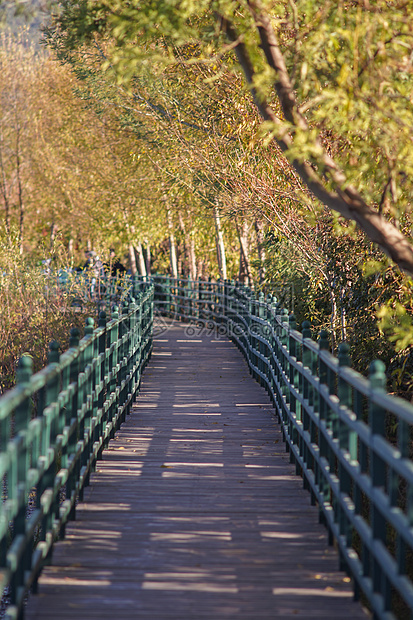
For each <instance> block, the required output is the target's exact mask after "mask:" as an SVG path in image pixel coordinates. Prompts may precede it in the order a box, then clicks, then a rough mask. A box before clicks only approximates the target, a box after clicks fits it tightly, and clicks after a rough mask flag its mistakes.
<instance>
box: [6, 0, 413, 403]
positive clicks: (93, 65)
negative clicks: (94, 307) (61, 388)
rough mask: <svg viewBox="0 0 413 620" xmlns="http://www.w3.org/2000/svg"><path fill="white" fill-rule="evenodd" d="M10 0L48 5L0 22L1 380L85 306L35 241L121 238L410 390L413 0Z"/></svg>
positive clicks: (50, 244)
mask: <svg viewBox="0 0 413 620" xmlns="http://www.w3.org/2000/svg"><path fill="white" fill-rule="evenodd" d="M16 6H17V8H18V9H19V10H20V9H23V10H24V12H25V14H26V16H27V12H28V11H29V12H30V10H31V9H33V11H32V12H33V14H34V15H35V18H36V19H37V20H38V21H40V17H41V10H42V9H44V12H45V14H48V11H49V10H52V11H54V17H53V18H52V21H51V22H50V21H49V26H48V28H47V29H46V30H45V31H44V32H43V35H42V37H43V43H42V44H39V43H38V42H33V37H32V31H30V29H28V28H27V27H26V26H23V30H20V29H19V30H18V31H17V28H16V27H14V28H12V29H10V28H9V27H7V25H4V27H3V29H2V32H1V35H0V203H1V205H2V209H3V216H2V227H1V232H0V234H1V240H0V272H1V273H2V276H1V279H0V289H1V292H0V294H1V299H2V303H1V305H0V336H1V337H0V357H1V359H2V372H1V379H0V383H1V389H2V390H4V389H6V388H7V387H9V386H10V385H11V383H12V381H13V373H14V367H15V363H16V360H17V358H18V357H19V355H21V353H23V352H30V353H31V354H32V355H33V356H34V358H35V363H36V366H37V367H39V366H41V365H42V364H43V363H44V361H45V351H46V350H47V342H48V340H50V339H51V338H52V337H57V338H58V339H59V340H60V341H61V343H62V346H65V343H66V342H67V339H66V335H65V334H66V333H67V331H68V330H67V326H68V325H69V323H71V322H72V321H78V322H79V317H78V316H76V314H75V313H73V312H72V310H71V307H70V299H69V298H68V297H67V296H65V295H64V294H63V293H62V292H61V291H60V292H59V288H58V287H56V286H50V276H48V278H49V280H48V281H49V285H48V286H45V274H44V271H45V269H44V264H42V262H41V261H42V260H43V261H44V260H46V259H51V261H52V267H53V269H52V274H57V273H58V270H59V269H65V270H67V269H70V268H74V267H76V266H79V265H82V264H83V263H84V251H85V250H86V249H94V250H95V251H97V253H98V254H99V255H100V256H101V257H102V259H103V260H107V259H108V250H109V248H110V247H114V248H115V250H116V253H117V255H118V256H119V257H120V258H121V259H122V260H123V261H124V262H125V263H126V262H127V263H128V267H129V268H130V269H131V271H132V272H133V273H135V272H137V273H140V274H141V275H146V274H150V273H151V272H159V273H170V274H171V275H173V276H179V277H181V276H182V277H190V278H198V277H201V278H205V277H212V278H218V277H221V278H234V279H238V280H241V281H242V282H244V283H247V284H249V285H251V286H252V285H253V286H254V287H255V288H256V289H263V290H264V291H265V292H273V293H275V294H276V295H277V296H278V297H279V298H280V299H281V300H282V301H283V302H284V303H285V304H286V306H287V307H288V309H289V310H290V311H292V310H293V311H294V313H295V314H296V317H297V322H298V323H299V324H300V323H301V322H302V321H303V320H310V321H311V323H312V326H313V333H314V335H315V336H316V335H317V333H318V331H319V330H320V329H321V328H327V329H328V330H329V332H330V334H331V340H332V347H333V350H336V347H337V345H338V343H339V342H341V341H342V340H346V341H347V342H348V343H349V344H350V346H351V354H352V358H353V363H354V366H355V367H356V369H357V370H359V371H360V372H362V373H366V372H367V369H368V365H369V363H370V362H371V361H372V360H373V359H375V358H377V357H379V358H381V359H382V360H383V361H384V362H385V363H386V365H387V367H388V371H387V372H388V379H389V390H390V391H392V392H396V393H398V394H399V395H401V396H404V397H406V398H408V399H411V394H412V389H413V327H412V315H413V302H412V278H411V272H412V269H411V265H413V261H412V256H413V249H412V230H411V224H412V222H411V202H412V195H413V194H412V189H413V188H412V184H413V174H412V173H413V149H412V135H413V132H412V128H413V88H412V83H413V80H412V77H413V46H412V34H411V32H412V28H411V26H412V18H411V15H412V14H413V3H412V2H410V1H407V2H406V1H403V2H402V1H387V2H384V1H378V2H374V3H373V2H372V3H370V2H368V0H363V1H361V0H360V1H349V2H341V1H338V2H325V3H323V6H322V7H320V5H319V3H316V2H313V1H310V0H296V1H294V0H277V1H275V0H271V1H269V0H268V1H265V2H262V3H258V2H252V1H245V2H235V1H233V0H225V1H215V2H203V1H198V2H195V1H194V2H192V1H190V0H187V1H179V0H173V1H171V2H139V1H138V0H131V1H129V2H120V0H119V1H118V0H104V1H95V0H94V1H93V2H92V1H89V2H88V1H86V0H85V1H83V0H82V1H77V2H73V1H72V0H65V1H64V2H62V3H59V5H58V6H57V7H56V5H55V6H54V8H53V7H51V8H50V7H49V6H47V5H45V6H44V7H43V6H42V5H41V3H39V2H23V3H21V2H20V3H16V2H0V10H1V9H3V16H7V15H13V16H14V15H15V9H16ZM39 7H40V9H41V10H40V11H39ZM272 36H273V39H271V37H272ZM266 46H267V47H266ZM274 50H275V51H276V52H277V54H278V56H277V54H275V55H274ZM316 196H317V197H316ZM380 235H381V236H380ZM53 277H54V276H53ZM62 308H64V309H65V313H64V316H65V321H64V325H63V324H62V321H61V320H60V317H61V309H62ZM33 335H34V336H35V337H33Z"/></svg>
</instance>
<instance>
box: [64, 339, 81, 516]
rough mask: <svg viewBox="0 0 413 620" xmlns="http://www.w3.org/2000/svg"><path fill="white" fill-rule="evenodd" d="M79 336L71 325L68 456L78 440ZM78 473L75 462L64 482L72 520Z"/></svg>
mask: <svg viewBox="0 0 413 620" xmlns="http://www.w3.org/2000/svg"><path fill="white" fill-rule="evenodd" d="M79 336H80V332H79V330H78V329H77V327H73V328H72V329H71V330H70V339H69V349H71V350H72V351H73V353H74V356H73V359H72V361H71V363H70V370H69V381H70V383H71V384H75V386H76V387H75V388H74V390H73V395H72V399H71V403H70V407H69V408H70V417H69V425H71V423H72V422H74V423H75V424H74V428H73V429H72V432H71V433H70V435H69V439H68V443H67V453H68V456H69V457H70V456H72V455H74V454H75V453H76V444H77V441H78V432H79V425H78V423H77V411H78V402H79V401H78V399H79V393H78V385H77V384H78V378H79V353H78V350H77V349H78V347H79ZM78 475H79V464H76V466H75V467H74V468H73V469H72V471H71V473H70V474H69V476H68V479H67V483H66V498H68V499H70V500H71V503H72V509H71V511H70V514H69V519H72V520H74V519H75V518H76V502H75V498H74V493H75V489H76V482H77V479H78Z"/></svg>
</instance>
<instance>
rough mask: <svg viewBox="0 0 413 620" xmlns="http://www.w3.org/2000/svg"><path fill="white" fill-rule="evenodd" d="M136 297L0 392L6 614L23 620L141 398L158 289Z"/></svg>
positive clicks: (0, 556)
mask: <svg viewBox="0 0 413 620" xmlns="http://www.w3.org/2000/svg"><path fill="white" fill-rule="evenodd" d="M131 290H133V294H134V297H135V298H131V299H130V301H129V303H127V302H124V304H123V305H122V307H121V308H120V309H119V308H118V307H116V306H115V307H114V308H113V309H112V314H111V317H110V320H109V321H108V320H107V317H106V313H105V312H101V313H100V315H99V325H98V327H97V328H94V325H93V319H90V318H88V319H86V327H85V336H84V338H82V340H80V342H79V331H78V330H77V329H73V330H72V332H71V340H70V348H69V350H68V351H66V352H65V353H63V354H62V355H61V356H60V355H59V352H58V344H57V343H52V344H51V347H50V352H49V364H48V366H46V367H45V368H44V369H43V370H41V371H40V372H38V373H36V374H35V375H32V363H31V358H30V357H27V356H26V357H23V358H21V360H20V362H19V367H18V370H17V385H16V387H15V388H13V389H12V390H10V391H9V392H8V393H6V394H5V395H4V396H2V397H1V399H0V476H1V479H2V482H3V501H2V503H1V504H0V584H1V588H2V592H3V593H4V592H6V593H7V594H8V596H9V599H10V605H9V607H8V609H7V611H6V615H5V617H6V618H7V620H11V619H12V618H14V619H17V618H22V617H23V608H24V600H25V596H26V593H27V591H28V589H29V588H30V587H33V588H34V589H35V588H36V580H37V578H38V576H39V573H40V571H41V568H42V566H43V565H44V564H45V563H47V562H48V561H49V560H50V556H51V553H52V547H53V543H54V541H56V540H57V539H58V538H61V537H63V536H64V532H65V525H66V523H67V521H68V520H69V519H72V518H74V516H75V511H76V502H77V500H78V499H81V498H82V495H83V490H84V488H85V486H86V485H87V484H88V482H89V477H90V474H91V472H92V471H93V470H94V467H95V464H96V460H97V459H99V458H100V456H101V453H102V451H103V449H104V447H105V446H106V445H107V444H108V442H109V440H110V439H111V438H112V437H113V436H114V433H115V431H116V429H117V428H118V427H119V426H120V424H121V423H122V421H123V420H124V419H125V416H126V415H127V414H128V413H129V412H130V409H131V406H132V403H133V401H134V400H135V398H136V396H137V393H138V390H139V385H140V377H141V373H142V371H143V369H144V367H145V365H146V363H147V362H148V359H149V357H150V354H151V350H152V325H153V286H152V285H150V284H144V283H141V284H138V283H137V282H133V286H132V287H131Z"/></svg>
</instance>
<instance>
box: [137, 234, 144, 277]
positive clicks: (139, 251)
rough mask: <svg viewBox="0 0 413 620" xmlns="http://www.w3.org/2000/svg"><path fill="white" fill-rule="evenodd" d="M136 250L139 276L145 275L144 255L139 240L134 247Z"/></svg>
mask: <svg viewBox="0 0 413 620" xmlns="http://www.w3.org/2000/svg"><path fill="white" fill-rule="evenodd" d="M135 250H136V254H137V256H138V269H139V274H140V275H141V276H146V264H145V257H144V255H143V248H142V243H141V242H140V241H139V243H138V245H137V246H136V248H135Z"/></svg>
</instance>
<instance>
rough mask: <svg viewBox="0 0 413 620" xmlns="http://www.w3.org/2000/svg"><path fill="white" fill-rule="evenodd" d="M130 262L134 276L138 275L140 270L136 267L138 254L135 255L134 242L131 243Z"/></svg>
mask: <svg viewBox="0 0 413 620" xmlns="http://www.w3.org/2000/svg"><path fill="white" fill-rule="evenodd" d="M129 262H130V270H131V273H132V275H133V276H136V274H137V273H138V270H137V268H136V256H135V248H134V247H133V245H132V243H131V244H130V245H129Z"/></svg>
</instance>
